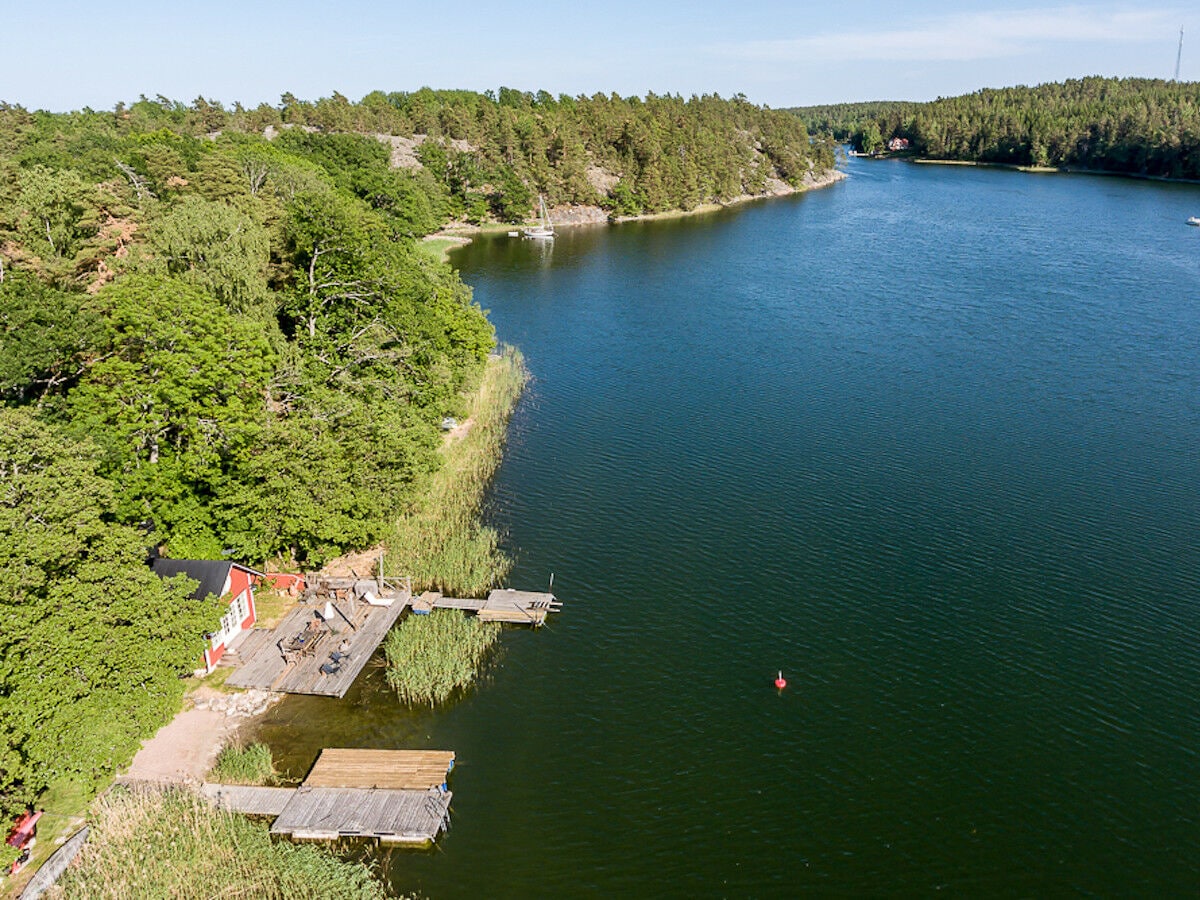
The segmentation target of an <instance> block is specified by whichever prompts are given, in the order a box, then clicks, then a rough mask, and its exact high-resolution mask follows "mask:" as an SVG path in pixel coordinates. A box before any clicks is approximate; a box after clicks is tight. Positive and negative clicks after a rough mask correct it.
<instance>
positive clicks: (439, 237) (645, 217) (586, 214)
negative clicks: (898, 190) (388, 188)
mask: <svg viewBox="0 0 1200 900" xmlns="http://www.w3.org/2000/svg"><path fill="white" fill-rule="evenodd" d="M847 177H848V176H847V173H846V172H845V171H843V170H842V169H836V168H835V169H829V170H827V171H826V172H824V173H822V174H821V176H820V177H818V178H813V179H812V180H811V181H810V182H808V183H806V184H802V185H801V186H800V187H793V186H792V185H790V184H787V183H785V182H778V183H777V185H776V186H775V187H774V188H773V189H772V190H768V191H766V192H764V193H761V194H739V195H738V196H736V197H733V198H731V199H729V200H726V201H724V202H721V203H715V202H710V203H701V204H699V205H698V206H695V207H693V208H692V209H668V210H664V211H663V212H657V213H639V214H638V215H636V216H617V217H615V218H613V217H610V216H609V215H608V214H607V213H606V212H604V210H602V209H601V208H600V207H598V206H591V207H589V206H575V207H568V208H569V209H571V210H575V211H578V215H579V218H577V219H576V220H575V221H563V222H555V223H554V228H555V229H556V230H557V229H559V228H582V227H596V226H601V225H608V226H611V225H623V224H625V223H627V222H657V221H663V220H669V219H682V218H686V217H688V216H700V215H705V214H708V213H714V212H719V211H720V210H722V209H727V208H729V207H731V206H741V205H742V204H745V203H753V202H755V201H758V200H774V199H778V198H780V197H791V196H794V195H796V194H806V193H808V192H809V191H816V190H820V189H821V188H825V187H829V186H830V185H834V184H837V183H838V182H839V181H843V180H845V179H846V178H847ZM558 209H562V208H561V207H559V208H558ZM592 211H594V212H592ZM524 227H526V226H524V225H506V224H503V223H496V222H488V223H486V224H483V225H467V224H454V225H448V226H445V227H443V228H442V229H441V230H440V231H435V232H434V233H433V234H428V235H426V236H425V237H423V238H421V240H420V242H419V243H420V244H422V245H424V246H426V247H427V248H428V250H429V252H430V253H439V254H440V258H441V259H442V261H443V262H449V261H450V254H451V253H452V252H454V251H455V250H458V249H460V248H461V247H465V246H466V245H467V244H470V243H471V241H472V240H473V239H474V237H475V235H479V234H498V233H500V232H508V231H520V230H521V229H522V228H524Z"/></svg>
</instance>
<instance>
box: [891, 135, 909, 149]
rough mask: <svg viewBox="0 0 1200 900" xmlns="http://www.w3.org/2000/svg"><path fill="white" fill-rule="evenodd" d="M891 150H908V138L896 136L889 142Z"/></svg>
mask: <svg viewBox="0 0 1200 900" xmlns="http://www.w3.org/2000/svg"><path fill="white" fill-rule="evenodd" d="M887 148H888V149H889V150H907V149H908V138H902V137H894V138H892V139H891V140H890V141H888V143H887Z"/></svg>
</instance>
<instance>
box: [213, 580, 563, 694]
mask: <svg viewBox="0 0 1200 900" xmlns="http://www.w3.org/2000/svg"><path fill="white" fill-rule="evenodd" d="M314 585H315V587H314V588H310V590H308V591H306V592H305V597H304V600H303V601H302V602H301V603H300V604H299V605H297V606H296V608H295V609H293V610H292V611H291V612H290V613H288V614H287V616H286V617H284V620H283V621H282V622H281V623H280V624H279V625H278V626H277V627H276V628H275V629H274V630H273V631H267V630H265V629H255V630H254V631H252V632H250V633H248V634H247V635H246V636H245V637H243V638H242V639H241V640H240V641H239V642H238V643H237V644H235V645H234V647H233V648H232V653H231V655H232V656H234V657H235V658H236V659H237V661H238V662H239V663H240V665H239V666H238V668H237V670H236V671H234V673H233V674H232V675H230V676H229V678H228V679H227V680H226V682H225V683H226V684H227V685H229V686H230V687H238V688H257V689H258V690H263V691H279V692H281V693H285V694H313V695H316V696H321V697H344V696H345V695H346V692H347V691H348V690H350V686H351V685H352V684H354V680H355V679H356V678H358V676H359V673H361V672H362V670H363V668H364V667H365V666H366V664H367V661H368V660H370V658H371V655H372V654H373V653H374V652H375V650H376V649H377V648H378V647H379V645H380V644H381V643H383V639H384V637H386V636H387V633H388V630H389V629H391V627H392V626H393V625H394V624H395V623H396V621H397V620H398V619H399V618H400V616H401V615H402V614H403V613H404V611H405V610H406V609H410V608H411V610H412V612H414V613H416V614H417V615H422V614H426V613H429V612H432V611H433V610H435V609H457V610H461V611H462V612H465V613H474V614H475V615H476V616H478V617H479V619H480V620H481V621H484V622H506V623H509V624H513V625H532V626H533V627H535V628H538V627H540V626H542V625H544V624H545V622H546V617H547V616H548V615H549V614H550V613H552V612H558V611H559V609H561V607H562V603H561V602H560V601H559V600H558V599H557V598H556V597H555V596H554V595H553V594H548V593H538V592H534V591H516V590H513V589H511V588H505V589H499V590H494V591H492V592H491V593H489V594H488V595H487V598H486V599H482V600H480V599H471V598H467V599H456V598H454V597H444V596H442V595H441V594H439V593H437V592H435V591H426V592H425V593H423V594H421V595H420V596H419V597H416V598H414V597H413V596H412V593H411V591H410V590H409V589H408V587H407V584H401V583H398V582H396V581H393V580H389V579H355V578H327V579H319V580H316V581H315V582H314Z"/></svg>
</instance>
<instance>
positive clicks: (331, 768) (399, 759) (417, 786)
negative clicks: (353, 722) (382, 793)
mask: <svg viewBox="0 0 1200 900" xmlns="http://www.w3.org/2000/svg"><path fill="white" fill-rule="evenodd" d="M453 767H454V752H453V751H452V750H349V749H341V748H335V747H327V748H326V749H324V750H322V751H321V755H320V756H319V757H317V761H316V762H315V763H314V764H313V767H312V771H310V772H309V773H308V777H307V778H306V779H304V786H305V787H310V788H317V787H323V788H378V789H384V790H426V789H428V788H434V787H438V786H439V785H441V784H443V783H444V782H445V781H446V776H447V774H448V773H449V771H450V769H452V768H453Z"/></svg>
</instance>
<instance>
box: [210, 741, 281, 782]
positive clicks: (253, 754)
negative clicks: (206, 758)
mask: <svg viewBox="0 0 1200 900" xmlns="http://www.w3.org/2000/svg"><path fill="white" fill-rule="evenodd" d="M208 778H209V780H210V781H216V782H220V783H221V784H254V785H266V784H274V783H275V781H276V772H275V763H274V762H272V760H271V748H270V747H268V746H267V745H266V744H262V743H258V742H255V743H253V744H248V745H246V746H244V747H243V746H241V745H238V744H230V745H229V746H227V747H223V748H222V749H221V752H220V754H219V755H218V756H217V762H216V764H215V765H213V767H212V770H211V771H210V772H209V773H208Z"/></svg>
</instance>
